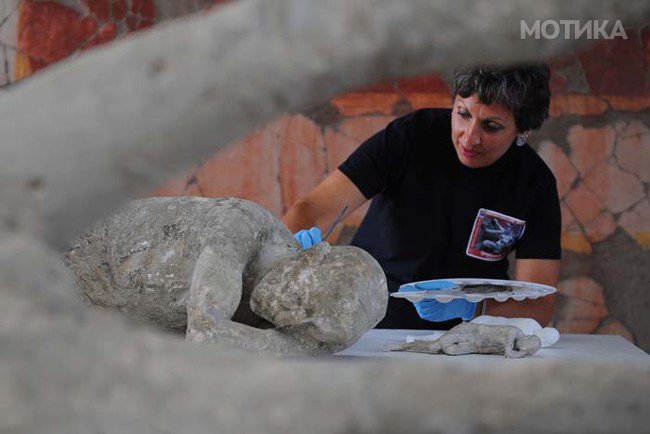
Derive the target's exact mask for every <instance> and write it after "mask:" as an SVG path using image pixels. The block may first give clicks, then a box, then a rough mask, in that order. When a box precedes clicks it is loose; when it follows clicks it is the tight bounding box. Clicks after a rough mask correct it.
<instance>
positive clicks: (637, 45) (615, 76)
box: [579, 29, 645, 96]
mask: <svg viewBox="0 0 650 434" xmlns="http://www.w3.org/2000/svg"><path fill="white" fill-rule="evenodd" d="M625 31H626V34H627V36H628V39H623V38H614V39H611V40H602V41H599V42H597V43H595V44H594V45H592V46H591V47H590V48H589V49H587V50H585V51H583V52H581V53H580V54H579V56H580V62H581V63H582V66H583V70H584V72H585V78H586V79H587V83H588V84H589V88H590V89H591V91H592V92H593V93H594V94H596V95H603V94H613V95H626V96H635V95H637V94H638V93H639V90H640V89H643V85H644V79H645V65H644V55H643V54H644V53H643V44H642V42H641V40H640V38H639V32H638V31H636V30H635V29H625Z"/></svg>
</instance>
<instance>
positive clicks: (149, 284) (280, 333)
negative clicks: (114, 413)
mask: <svg viewBox="0 0 650 434" xmlns="http://www.w3.org/2000/svg"><path fill="white" fill-rule="evenodd" d="M66 262H67V265H68V266H69V267H70V268H71V269H72V270H73V271H74V273H75V275H76V276H77V279H78V283H79V285H80V286H81V288H82V289H83V292H84V295H85V297H86V299H87V300H89V301H91V302H92V303H94V304H97V305H99V306H102V307H111V308H117V309H119V310H120V311H122V312H124V313H125V314H126V315H127V316H129V317H130V318H133V319H136V320H140V321H145V322H149V323H153V324H155V325H156V326H158V327H160V328H162V329H164V330H175V331H181V332H183V333H185V331H186V330H187V338H188V339H189V340H192V341H195V342H221V343H228V344H230V345H232V346H233V347H238V348H242V349H247V350H252V351H255V352H257V353H265V354H274V355H322V354H332V353H335V352H337V351H340V350H342V349H344V348H347V347H348V346H349V345H351V344H352V343H353V342H354V341H356V340H357V339H358V338H359V337H360V336H361V335H362V334H363V333H364V332H366V331H367V330H369V329H371V328H372V327H374V326H375V325H377V323H378V322H379V321H380V320H381V319H382V318H383V317H384V314H385V312H386V305H387V302H388V290H387V287H386V278H385V276H384V272H383V271H382V269H381V267H380V266H379V264H378V263H377V261H375V259H373V258H372V256H370V255H369V254H368V253H366V252H365V251H363V250H361V249H359V248H356V247H351V246H345V247H332V246H330V245H329V244H327V243H321V244H319V245H317V246H315V247H312V248H311V249H308V250H302V249H301V248H300V247H299V245H298V243H297V242H296V240H295V239H294V237H293V235H292V234H291V232H289V230H288V229H287V228H286V227H285V226H284V224H282V222H280V221H279V220H278V219H277V218H275V217H274V216H273V215H272V214H271V213H270V212H269V211H267V210H265V209H264V208H262V207H261V206H259V205H257V204H255V203H253V202H250V201H246V200H242V199H236V198H228V199H209V198H202V197H168V198H165V197H155V198H149V199H141V200H137V201H133V202H131V203H130V204H128V205H127V206H126V207H125V208H124V209H123V210H121V211H120V212H118V213H116V214H114V215H113V216H111V217H109V218H107V219H104V220H101V221H100V222H98V223H97V224H96V225H95V226H94V227H93V228H92V229H91V230H90V231H89V232H88V233H87V234H85V235H84V236H82V237H81V238H80V239H79V240H77V241H76V242H75V243H74V244H73V246H72V247H71V248H70V249H69V250H68V252H67V254H66ZM231 318H232V320H231Z"/></svg>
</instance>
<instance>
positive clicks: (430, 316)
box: [399, 280, 476, 322]
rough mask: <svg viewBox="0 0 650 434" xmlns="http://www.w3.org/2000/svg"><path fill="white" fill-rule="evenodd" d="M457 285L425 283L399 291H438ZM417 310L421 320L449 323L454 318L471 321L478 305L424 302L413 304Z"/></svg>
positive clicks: (442, 282) (467, 302)
mask: <svg viewBox="0 0 650 434" xmlns="http://www.w3.org/2000/svg"><path fill="white" fill-rule="evenodd" d="M455 286H456V285H455V284H454V283H453V282H449V281H444V280H442V281H437V282H423V283H416V284H415V285H406V286H403V287H401V288H400V289H399V290H400V291H401V292H403V291H436V290H440V289H448V288H453V287H455ZM413 305H414V306H415V310H416V311H417V312H418V315H419V316H420V318H422V319H424V320H427V321H432V322H442V321H449V320H450V319H454V318H462V319H464V320H465V321H469V320H470V319H472V318H473V317H474V311H475V310H476V303H472V302H469V301H467V300H452V301H450V302H449V303H440V302H439V301H435V300H422V301H418V302H416V303H413Z"/></svg>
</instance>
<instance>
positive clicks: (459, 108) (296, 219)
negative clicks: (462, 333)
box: [283, 65, 561, 329]
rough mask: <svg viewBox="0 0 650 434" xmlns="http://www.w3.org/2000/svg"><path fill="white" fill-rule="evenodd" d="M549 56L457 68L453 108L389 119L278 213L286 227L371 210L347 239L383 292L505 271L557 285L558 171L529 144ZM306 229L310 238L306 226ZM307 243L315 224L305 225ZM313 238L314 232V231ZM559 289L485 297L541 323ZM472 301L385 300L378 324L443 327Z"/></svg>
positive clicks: (467, 312) (506, 312) (544, 93)
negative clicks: (377, 274) (363, 254)
mask: <svg viewBox="0 0 650 434" xmlns="http://www.w3.org/2000/svg"><path fill="white" fill-rule="evenodd" d="M549 77H550V72H549V69H548V67H547V66H546V65H524V66H519V67H515V68H503V69H500V68H486V67H478V68H473V69H469V70H464V71H458V72H456V74H455V76H454V87H453V107H452V109H451V110H450V109H423V110H418V111H415V112H413V113H411V114H408V115H406V116H404V117H401V118H398V119H396V120H394V121H393V122H391V123H390V124H389V125H388V126H387V127H386V129H384V130H383V131H381V132H379V133H377V134H375V135H374V136H372V137H371V138H369V139H368V140H367V141H366V142H364V143H363V144H362V145H361V146H360V147H359V148H358V149H357V150H356V151H354V152H353V153H352V155H350V157H349V158H348V159H347V160H346V161H345V162H343V164H341V165H340V166H339V168H338V170H336V171H334V172H333V173H332V174H330V176H329V177H328V178H327V179H325V180H324V181H323V182H322V183H321V184H320V185H319V186H317V187H316V188H315V189H314V190H313V191H312V192H310V193H309V194H308V195H307V196H306V197H304V198H303V199H301V200H299V201H298V202H297V203H296V204H294V205H293V206H292V207H291V208H290V209H289V211H288V212H287V214H286V215H285V217H284V219H283V221H284V223H285V224H286V225H287V226H288V227H289V229H291V230H292V231H297V230H299V229H304V228H310V227H318V228H324V227H326V226H327V225H329V223H330V222H331V221H332V220H333V219H334V217H335V216H336V214H337V213H338V212H339V210H340V209H341V208H343V206H344V205H348V209H347V213H346V215H348V214H349V213H351V212H352V211H354V210H355V209H356V208H358V207H359V206H361V205H362V204H363V203H364V202H366V201H367V200H370V199H372V203H371V205H370V209H369V210H368V213H367V215H366V217H365V219H364V220H363V222H362V224H361V226H360V227H359V230H358V232H357V234H356V235H355V237H354V239H353V240H352V244H353V245H356V246H358V247H361V248H363V249H365V250H366V251H368V252H369V253H370V254H371V255H373V256H374V257H375V258H376V259H377V261H378V262H379V263H380V264H381V266H382V268H383V270H384V272H385V273H386V276H387V278H388V287H389V291H391V292H392V291H396V290H397V289H398V288H399V286H400V285H401V284H403V283H406V282H411V281H418V280H427V279H438V278H451V277H483V278H493V279H507V278H508V273H507V271H508V260H507V259H506V256H507V254H508V252H510V251H511V250H515V251H516V258H517V259H516V275H515V278H516V280H525V281H530V282H537V283H543V284H548V285H552V286H556V285H557V282H558V279H559V269H560V261H559V259H560V227H561V221H560V206H559V200H558V195H557V189H556V185H555V178H554V176H553V174H552V173H551V171H550V170H549V169H548V167H547V166H546V164H545V163H544V162H543V161H542V159H541V158H540V157H539V156H538V155H537V154H536V153H535V151H534V150H533V149H532V148H531V147H530V146H528V144H526V137H527V135H528V133H529V132H530V131H531V130H536V129H538V128H540V127H541V125H542V123H543V122H544V120H546V119H547V118H548V108H549V103H550V91H549V86H548V81H549ZM310 234H313V235H314V236H313V237H310V236H309V235H310ZM297 235H298V238H299V239H302V240H303V241H305V242H303V246H304V247H308V246H309V245H310V244H311V243H312V242H314V241H319V240H318V239H317V238H318V230H317V229H312V230H310V231H305V232H303V231H301V232H300V233H299V234H297ZM312 238H315V240H313V239H312ZM553 305H554V297H553V296H547V297H544V298H541V299H537V300H527V301H525V302H515V301H509V302H504V303H498V302H493V301H492V300H490V302H488V304H487V313H488V314H490V315H495V316H508V317H531V318H534V319H536V320H537V321H539V322H540V323H541V324H544V325H545V324H546V323H548V321H549V320H550V318H551V316H552V313H553ZM474 315H475V306H474V304H473V303H469V302H466V301H463V300H458V301H454V302H452V303H449V304H441V303H437V302H435V301H425V302H420V303H416V304H415V309H414V306H413V305H411V304H410V303H409V302H408V301H405V300H402V299H394V298H391V300H390V302H389V306H388V312H387V314H386V317H385V318H384V320H383V321H382V322H381V323H380V324H379V325H378V327H383V328H417V329H427V328H448V327H451V326H453V325H455V324H457V323H458V322H460V318H462V319H471V318H472V316H474Z"/></svg>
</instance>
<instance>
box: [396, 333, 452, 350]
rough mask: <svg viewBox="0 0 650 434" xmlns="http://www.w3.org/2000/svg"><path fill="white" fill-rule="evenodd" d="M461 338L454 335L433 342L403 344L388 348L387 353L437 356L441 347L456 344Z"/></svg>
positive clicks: (416, 341) (418, 341) (417, 341)
mask: <svg viewBox="0 0 650 434" xmlns="http://www.w3.org/2000/svg"><path fill="white" fill-rule="evenodd" d="M460 340H461V337H460V336H458V335H456V334H451V335H444V336H441V337H440V338H438V339H436V340H434V341H421V340H415V341H413V342H409V343H405V344H397V345H392V346H388V347H387V348H386V349H387V350H388V351H412V352H414V353H428V354H437V353H440V352H442V350H443V347H445V346H448V345H453V344H457V343H458V342H460Z"/></svg>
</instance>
